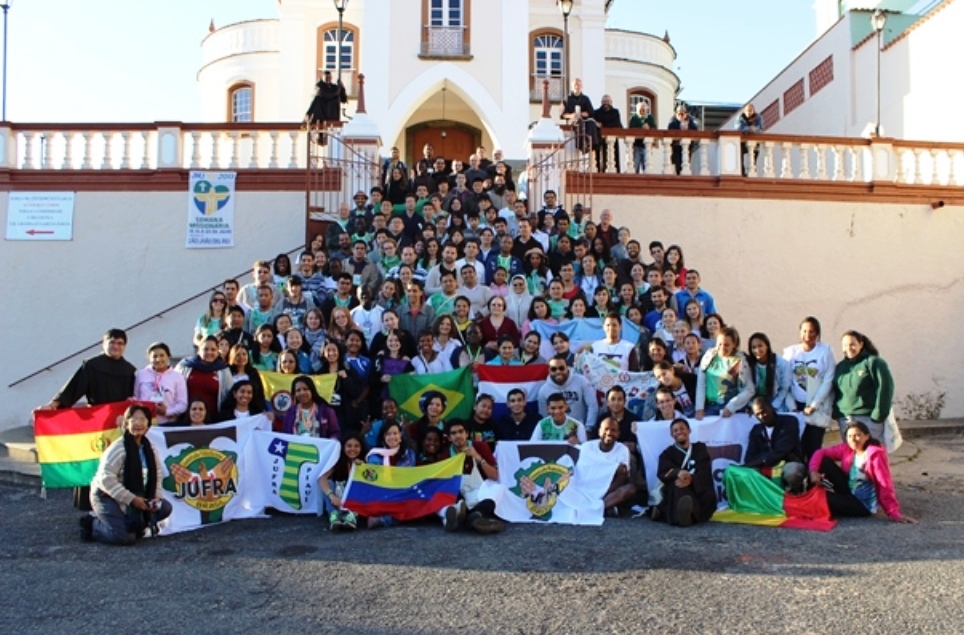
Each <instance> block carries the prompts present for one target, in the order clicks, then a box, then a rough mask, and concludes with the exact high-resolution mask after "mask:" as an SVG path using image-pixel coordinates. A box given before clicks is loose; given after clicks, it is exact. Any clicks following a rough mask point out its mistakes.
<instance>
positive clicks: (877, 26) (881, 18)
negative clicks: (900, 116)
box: [870, 9, 887, 137]
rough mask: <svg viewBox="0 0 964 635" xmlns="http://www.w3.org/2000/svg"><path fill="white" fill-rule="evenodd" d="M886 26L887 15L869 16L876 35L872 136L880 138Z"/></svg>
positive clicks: (876, 13) (876, 12)
mask: <svg viewBox="0 0 964 635" xmlns="http://www.w3.org/2000/svg"><path fill="white" fill-rule="evenodd" d="M885 24H887V14H886V13H884V12H883V11H881V10H880V9H877V10H876V11H874V13H873V15H871V16H870V25H871V26H872V27H873V29H874V33H876V34H877V118H876V119H875V120H874V136H875V137H879V136H880V50H881V48H883V36H884V25H885Z"/></svg>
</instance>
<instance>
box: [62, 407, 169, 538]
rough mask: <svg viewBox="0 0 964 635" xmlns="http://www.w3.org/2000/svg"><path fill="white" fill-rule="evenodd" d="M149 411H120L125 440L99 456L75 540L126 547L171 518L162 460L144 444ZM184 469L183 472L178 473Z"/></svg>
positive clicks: (131, 409) (147, 443)
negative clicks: (87, 505) (87, 510)
mask: <svg viewBox="0 0 964 635" xmlns="http://www.w3.org/2000/svg"><path fill="white" fill-rule="evenodd" d="M150 427H151V411H150V410H149V409H148V408H147V407H146V406H142V405H139V404H133V405H131V406H129V407H128V408H127V410H126V411H125V412H124V435H123V436H122V437H121V438H120V439H119V440H118V441H117V442H115V443H112V444H110V446H109V447H108V448H107V450H106V451H105V452H104V454H102V455H101V457H100V462H99V463H98V465H97V473H96V474H95V475H94V480H93V481H91V484H90V505H91V509H92V510H93V511H92V512H91V513H90V514H88V515H85V516H83V517H82V518H81V519H80V537H81V539H83V540H87V541H90V540H96V541H97V542H105V543H107V544H112V545H130V544H133V543H134V542H135V541H136V540H137V539H138V538H140V537H141V536H142V535H143V534H144V532H145V531H146V530H148V529H150V531H151V533H152V534H154V533H156V532H157V523H158V522H160V521H162V520H164V519H165V518H167V517H168V516H170V514H171V504H170V503H169V502H167V501H166V500H164V494H163V490H162V489H161V481H162V480H163V478H164V475H163V473H162V472H161V459H160V457H159V456H158V455H157V452H155V451H154V448H153V446H152V445H151V442H150V441H148V439H147V437H146V436H145V435H146V434H147V430H148V429H149V428H150ZM182 469H184V468H182Z"/></svg>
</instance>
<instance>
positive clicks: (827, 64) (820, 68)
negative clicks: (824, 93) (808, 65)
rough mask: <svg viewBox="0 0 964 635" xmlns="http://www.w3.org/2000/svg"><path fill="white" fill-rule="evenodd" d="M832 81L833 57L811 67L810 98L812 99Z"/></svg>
mask: <svg viewBox="0 0 964 635" xmlns="http://www.w3.org/2000/svg"><path fill="white" fill-rule="evenodd" d="M832 81H833V55H830V56H828V57H827V59H825V60H824V61H822V62H820V63H819V64H817V65H816V66H814V67H813V70H811V71H810V96H811V97H813V96H814V95H816V94H817V93H818V92H820V89H821V88H823V87H824V86H826V85H827V84H829V83H830V82H832Z"/></svg>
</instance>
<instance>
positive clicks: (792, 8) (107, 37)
mask: <svg viewBox="0 0 964 635" xmlns="http://www.w3.org/2000/svg"><path fill="white" fill-rule="evenodd" d="M276 1H277V0H165V1H163V2H159V1H155V0H86V1H84V0H15V1H14V3H13V5H12V8H11V9H10V12H9V37H10V41H9V46H8V57H7V65H8V66H7V71H8V79H7V116H8V119H10V120H11V121H18V122H95V123H96V122H145V121H165V120H166V121H185V122H190V121H197V120H198V117H199V107H198V102H199V100H198V95H197V84H196V82H195V75H196V72H197V70H198V68H199V66H200V59H201V50H200V42H201V39H203V38H204V36H205V35H206V34H207V32H208V31H207V28H208V23H209V22H210V20H211V18H214V20H215V23H216V24H218V25H224V24H229V23H231V22H236V21H239V20H247V19H252V18H260V17H273V16H275V15H276V13H275V6H276ZM319 1H323V0H319ZM368 1H369V2H371V1H375V0H368ZM377 1H383V2H387V1H389V0H377ZM483 1H484V0H483ZM519 1H520V2H521V1H522V0H519ZM577 2H578V0H577ZM812 3H813V0H730V1H728V2H724V1H722V0H690V1H689V2H686V3H683V2H679V1H678V0H673V1H670V0H661V1H657V0H616V3H615V4H614V6H613V9H612V11H611V14H610V18H609V26H615V25H618V27H619V28H625V29H631V30H639V31H645V32H648V33H654V34H657V35H662V34H663V32H664V31H669V34H670V38H671V40H672V44H673V46H674V47H675V48H676V51H677V54H678V58H677V60H676V64H677V68H676V69H674V70H676V72H677V74H678V75H679V76H680V77H681V78H682V82H683V93H682V95H681V96H682V98H684V99H686V100H689V101H716V102H742V101H743V100H745V99H748V98H749V97H751V96H752V95H753V93H754V92H755V91H756V90H757V89H758V88H760V87H762V86H763V85H764V84H765V83H766V82H767V81H768V80H769V79H770V78H771V77H773V76H774V75H775V74H776V73H777V72H779V71H780V70H781V69H782V68H783V67H784V66H786V65H787V64H788V63H789V62H790V61H791V60H792V59H793V58H794V57H795V56H796V55H797V54H798V53H799V52H800V51H802V50H803V48H804V47H806V45H807V44H809V43H810V42H811V41H812V40H813V39H814V36H815V35H816V33H815V28H816V27H815V18H814V13H813V9H812ZM560 23H561V18H560Z"/></svg>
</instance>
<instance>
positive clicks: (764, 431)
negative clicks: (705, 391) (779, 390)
mask: <svg viewBox="0 0 964 635" xmlns="http://www.w3.org/2000/svg"><path fill="white" fill-rule="evenodd" d="M750 408H751V410H752V411H753V416H754V417H756V418H757V421H758V422H759V423H757V424H756V425H754V426H753V427H752V428H751V429H750V436H749V438H748V440H747V447H746V453H745V455H744V457H743V465H742V466H739V465H731V466H729V467H727V468H726V470H725V471H724V472H723V487H724V489H725V490H726V499H727V502H728V503H729V506H730V509H734V510H736V511H751V512H753V511H757V510H759V509H760V508H761V506H760V505H759V504H757V502H756V499H757V495H758V492H759V487H760V486H761V484H760V480H761V479H767V480H771V481H773V482H774V483H775V484H776V485H777V486H778V487H779V489H780V490H783V491H788V492H793V493H803V489H804V486H805V483H806V479H807V467H806V465H804V464H803V462H802V457H803V452H802V451H801V450H800V422H799V421H798V420H797V418H796V417H794V416H793V415H781V414H777V413H776V410H774V409H773V406H772V405H771V404H770V401H769V399H767V398H766V397H764V396H760V397H756V398H754V399H753V403H752V404H750Z"/></svg>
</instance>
